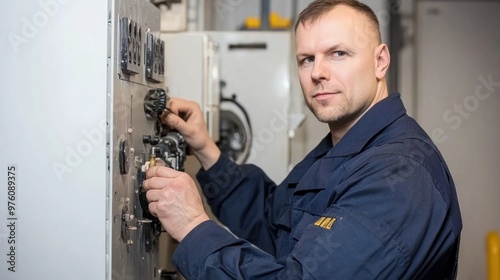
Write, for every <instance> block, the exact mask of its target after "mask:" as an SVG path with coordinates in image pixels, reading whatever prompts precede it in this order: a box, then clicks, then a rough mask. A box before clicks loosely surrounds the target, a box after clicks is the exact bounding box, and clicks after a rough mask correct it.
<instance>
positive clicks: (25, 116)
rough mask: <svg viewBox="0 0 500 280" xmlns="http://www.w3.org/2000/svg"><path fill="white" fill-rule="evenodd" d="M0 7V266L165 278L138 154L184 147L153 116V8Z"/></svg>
mask: <svg viewBox="0 0 500 280" xmlns="http://www.w3.org/2000/svg"><path fill="white" fill-rule="evenodd" d="M0 17H1V18H2V22H3V23H2V25H1V26H0V34H1V36H2V38H4V39H3V40H1V41H0V44H1V49H2V52H0V61H2V69H3V70H2V75H0V92H1V95H0V119H1V122H0V129H1V131H2V137H1V139H0V147H1V154H2V156H1V157H0V168H1V169H2V172H0V174H1V175H0V180H1V182H2V183H1V185H2V187H1V188H0V209H1V210H0V223H1V226H0V260H2V261H1V262H0V278H1V279H23V280H25V279H82V280H87V279H165V278H168V277H170V278H171V279H172V278H174V277H175V274H174V272H172V274H171V275H170V276H168V273H167V272H166V271H162V267H161V266H160V264H159V261H158V251H159V247H158V237H159V235H160V234H166V233H162V231H163V230H162V228H161V225H160V223H159V222H158V221H157V220H156V219H155V218H154V217H153V216H152V215H151V214H150V213H149V212H148V211H147V201H145V198H144V191H143V190H142V181H143V180H144V174H145V173H144V172H145V171H146V170H147V168H148V166H151V165H154V164H164V165H167V166H170V167H172V168H175V169H180V170H182V168H183V160H184V158H185V154H184V152H185V143H184V142H183V139H182V136H180V135H179V134H178V133H176V132H175V131H169V130H168V129H167V128H166V127H164V126H163V125H161V123H160V122H159V120H158V118H159V116H160V115H161V114H162V111H163V109H164V107H165V104H166V103H167V100H168V98H169V96H168V92H167V90H166V86H167V85H166V84H165V77H164V74H165V73H164V65H165V63H164V48H165V45H164V41H163V40H161V39H160V38H159V35H160V18H161V16H160V11H159V9H158V8H157V7H155V6H154V5H152V4H151V3H150V2H149V1H146V0H111V1H99V0H89V1H60V0H57V1H56V0H48V1H34V0H27V1H23V3H17V2H15V3H14V2H12V3H9V4H6V5H4V6H3V7H2V9H0ZM163 249H165V248H162V250H163Z"/></svg>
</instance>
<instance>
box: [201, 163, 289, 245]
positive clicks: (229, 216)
mask: <svg viewBox="0 0 500 280" xmlns="http://www.w3.org/2000/svg"><path fill="white" fill-rule="evenodd" d="M197 179H198V182H199V183H200V185H201V188H202V190H203V193H204V195H205V197H206V199H207V202H208V204H209V205H210V207H211V209H212V212H213V213H214V214H215V215H216V216H217V218H218V219H219V220H220V221H221V222H222V223H223V224H224V225H225V226H227V227H228V228H229V229H230V230H231V231H232V232H233V233H234V234H235V235H237V236H239V237H241V238H245V239H246V240H248V241H250V242H251V243H253V244H255V245H257V246H258V247H259V248H261V249H262V250H264V251H266V252H268V253H270V254H274V253H275V243H274V242H275V235H276V228H275V226H274V225H273V222H272V221H274V220H275V218H276V216H277V215H279V214H280V211H281V210H282V209H283V206H284V199H283V194H281V193H280V192H279V191H278V192H277V191H276V189H277V188H276V185H275V183H274V182H273V181H272V180H271V179H269V178H268V177H267V176H266V174H265V173H264V172H263V171H262V170H261V169H260V168H258V167H256V166H254V165H251V164H246V165H237V164H235V163H234V162H232V161H231V160H230V159H229V158H228V157H226V156H224V155H221V157H220V158H219V160H218V161H217V162H216V164H215V165H214V166H212V167H211V168H210V169H209V170H207V171H203V170H200V172H199V173H198V174H197Z"/></svg>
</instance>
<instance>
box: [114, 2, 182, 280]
mask: <svg viewBox="0 0 500 280" xmlns="http://www.w3.org/2000/svg"><path fill="white" fill-rule="evenodd" d="M115 4H116V7H115V9H114V11H115V14H114V16H115V22H116V25H115V29H114V32H113V36H114V39H115V42H116V44H115V47H114V48H113V49H112V50H111V53H110V58H111V61H112V66H113V67H112V69H113V73H112V77H113V79H112V84H111V85H110V88H111V93H110V98H111V102H110V108H109V112H110V115H111V126H110V128H111V129H110V143H109V146H110V154H109V166H110V177H111V178H110V179H111V181H110V205H109V207H110V208H109V210H110V217H109V219H110V225H111V227H110V232H111V234H110V235H109V236H110V240H109V243H110V244H111V264H112V278H113V279H158V280H160V279H162V280H163V279H176V277H177V274H176V273H175V271H168V270H166V269H165V268H164V265H163V264H161V263H160V258H159V254H160V250H169V248H161V249H160V248H159V246H160V242H159V237H160V235H161V234H167V233H165V232H164V230H163V229H162V226H161V224H160V222H159V220H158V219H157V218H156V217H154V216H153V215H152V214H151V213H150V212H149V209H148V201H147V199H146V192H145V190H144V189H143V182H144V180H145V179H146V171H147V170H148V169H149V168H151V167H152V166H159V165H161V166H167V167H170V168H174V169H176V170H181V171H182V170H184V161H185V159H186V143H185V141H184V138H183V137H182V135H181V134H180V133H178V132H176V131H173V130H171V129H168V128H167V127H166V126H165V125H163V124H162V123H161V122H160V118H161V116H162V115H163V114H167V113H169V111H168V108H167V107H168V98H169V96H168V94H167V88H168V85H166V84H165V82H164V68H165V66H164V65H165V58H164V52H165V43H164V41H163V40H161V39H160V38H159V31H160V19H161V15H160V11H159V9H158V8H157V7H155V6H154V5H152V4H151V3H149V2H148V1H143V0H139V1H137V0H122V1H117V2H115ZM166 246H169V244H166Z"/></svg>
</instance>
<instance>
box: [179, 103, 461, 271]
mask: <svg viewBox="0 0 500 280" xmlns="http://www.w3.org/2000/svg"><path fill="white" fill-rule="evenodd" d="M197 178H198V181H199V182H200V184H201V186H202V189H203V192H204V194H205V196H206V197H207V201H208V203H209V204H210V206H211V207H212V210H213V212H214V214H215V215H216V216H217V217H218V218H219V220H220V221H221V222H222V223H224V224H225V225H226V226H227V227H228V228H229V229H230V230H231V232H232V233H231V232H229V231H227V230H226V229H224V228H223V227H221V226H219V225H218V224H217V223H216V222H214V221H207V222H204V223H202V224H200V225H199V226H197V227H196V228H195V229H194V230H193V231H191V232H190V233H189V234H188V235H187V236H186V237H185V238H184V240H183V241H182V242H181V243H180V245H179V247H178V248H177V250H176V252H175V253H174V256H173V263H174V264H175V265H176V266H177V267H178V269H179V270H180V271H181V273H182V274H183V275H184V276H185V277H186V278H187V279H217V280H219V279H453V278H455V277H456V276H455V273H456V264H457V255H458V244H459V237H460V231H461V229H462V222H461V217H460V210H459V206H458V201H457V196H456V191H455V186H454V183H453V180H452V178H451V175H450V172H449V170H448V168H447V166H446V164H445V162H444V160H443V158H442V156H441V155H440V153H439V151H438V150H437V148H436V147H435V145H434V144H433V143H432V142H431V140H430V138H429V137H428V136H427V134H426V133H425V132H424V131H423V130H422V128H421V127H420V126H419V125H418V124H417V123H416V122H415V121H414V120H413V119H412V118H410V117H409V116H408V115H407V114H406V110H405V108H404V106H403V103H402V102H401V99H400V95H399V93H395V94H391V95H389V97H387V98H385V99H384V100H382V101H380V102H378V103H377V104H375V105H374V106H373V107H372V108H371V109H370V110H368V111H367V112H366V113H365V114H364V115H363V117H362V118H361V119H360V120H359V121H358V122H357V123H356V124H355V125H354V126H353V127H352V128H351V129H350V130H349V131H348V132H347V134H346V135H345V136H344V137H343V138H342V139H341V140H340V141H339V143H338V144H337V145H335V146H333V145H332V141H331V136H330V135H327V136H326V137H325V138H324V139H323V140H322V141H321V142H320V143H319V145H318V146H317V147H316V148H315V149H314V150H312V151H311V152H310V153H309V154H308V155H307V156H306V157H305V158H304V160H303V161H302V162H300V163H299V164H298V165H297V166H295V168H294V169H293V170H292V171H291V172H290V174H289V175H288V177H287V178H286V179H285V180H284V181H283V182H282V183H281V184H280V185H279V186H276V185H275V184H274V183H273V182H272V181H271V180H270V179H269V178H268V177H267V176H266V175H265V174H264V172H263V171H262V170H261V169H259V168H257V167H256V166H254V165H236V164H235V163H233V162H231V161H230V160H229V159H228V158H227V157H225V156H221V157H220V158H219V160H218V161H217V162H216V164H215V165H214V166H212V167H211V168H210V169H209V170H207V171H203V170H201V171H200V172H199V173H198V174H197ZM256 246H257V247H256Z"/></svg>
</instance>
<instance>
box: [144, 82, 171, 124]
mask: <svg viewBox="0 0 500 280" xmlns="http://www.w3.org/2000/svg"><path fill="white" fill-rule="evenodd" d="M167 101H168V97H167V93H166V92H165V90H164V89H162V88H155V89H150V90H149V91H148V93H147V94H146V97H145V98H144V113H145V114H146V117H147V118H148V119H150V120H155V119H158V118H159V117H161V115H162V114H163V112H164V111H165V110H166V108H167Z"/></svg>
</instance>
